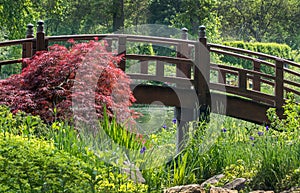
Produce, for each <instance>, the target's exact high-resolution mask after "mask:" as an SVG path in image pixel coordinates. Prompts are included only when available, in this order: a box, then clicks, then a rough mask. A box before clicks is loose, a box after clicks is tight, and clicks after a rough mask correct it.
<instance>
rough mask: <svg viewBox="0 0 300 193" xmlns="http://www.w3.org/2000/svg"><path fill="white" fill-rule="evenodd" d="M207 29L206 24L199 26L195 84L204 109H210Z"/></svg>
mask: <svg viewBox="0 0 300 193" xmlns="http://www.w3.org/2000/svg"><path fill="white" fill-rule="evenodd" d="M205 29H206V28H205V26H200V27H199V43H198V44H196V47H195V75H194V77H195V80H194V86H195V90H196V92H197V95H198V98H199V102H200V106H202V108H204V109H209V107H210V104H209V100H208V98H209V97H210V91H209V81H210V80H209V79H210V78H209V77H210V66H209V64H210V54H209V51H208V49H207V40H206V32H205ZM201 113H203V112H200V114H201Z"/></svg>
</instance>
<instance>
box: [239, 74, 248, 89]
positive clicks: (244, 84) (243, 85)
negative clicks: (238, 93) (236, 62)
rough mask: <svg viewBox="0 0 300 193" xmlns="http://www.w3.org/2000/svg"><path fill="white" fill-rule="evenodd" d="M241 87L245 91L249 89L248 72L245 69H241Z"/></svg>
mask: <svg viewBox="0 0 300 193" xmlns="http://www.w3.org/2000/svg"><path fill="white" fill-rule="evenodd" d="M239 89H240V90H243V91H245V90H246V89H247V73H246V71H245V70H243V69H240V70H239Z"/></svg>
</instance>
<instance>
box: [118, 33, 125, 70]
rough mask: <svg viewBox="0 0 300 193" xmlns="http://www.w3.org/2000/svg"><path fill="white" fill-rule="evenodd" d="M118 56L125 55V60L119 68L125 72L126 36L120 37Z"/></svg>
mask: <svg viewBox="0 0 300 193" xmlns="http://www.w3.org/2000/svg"><path fill="white" fill-rule="evenodd" d="M118 55H124V58H123V59H122V60H121V61H120V63H119V68H121V69H122V70H123V71H124V72H125V68H126V58H125V56H126V36H121V35H120V37H119V41H118Z"/></svg>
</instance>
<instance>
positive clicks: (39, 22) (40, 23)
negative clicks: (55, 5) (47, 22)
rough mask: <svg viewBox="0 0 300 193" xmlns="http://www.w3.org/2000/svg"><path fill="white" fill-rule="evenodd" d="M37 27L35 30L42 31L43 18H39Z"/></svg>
mask: <svg viewBox="0 0 300 193" xmlns="http://www.w3.org/2000/svg"><path fill="white" fill-rule="evenodd" d="M37 24H38V27H37V32H44V21H43V20H39V21H38V22H37Z"/></svg>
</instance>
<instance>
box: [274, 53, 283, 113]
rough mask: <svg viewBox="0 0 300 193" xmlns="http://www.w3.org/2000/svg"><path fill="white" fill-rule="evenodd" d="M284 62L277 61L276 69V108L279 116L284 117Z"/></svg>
mask: <svg viewBox="0 0 300 193" xmlns="http://www.w3.org/2000/svg"><path fill="white" fill-rule="evenodd" d="M283 63H284V62H283V60H282V59H279V58H278V59H276V63H275V65H276V68H275V107H276V110H277V115H278V116H279V117H282V115H283V108H282V106H283V104H284V84H283V76H284V74H283Z"/></svg>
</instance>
